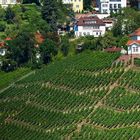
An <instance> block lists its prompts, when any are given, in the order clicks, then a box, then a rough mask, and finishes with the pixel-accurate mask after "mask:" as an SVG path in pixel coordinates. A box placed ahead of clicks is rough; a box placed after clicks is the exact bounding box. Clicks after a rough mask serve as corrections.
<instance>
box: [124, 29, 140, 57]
mask: <svg viewBox="0 0 140 140" xmlns="http://www.w3.org/2000/svg"><path fill="white" fill-rule="evenodd" d="M129 36H130V38H131V40H129V41H128V42H127V44H126V45H127V46H128V55H140V28H138V29H137V30H136V31H134V32H133V33H132V34H130V35H129Z"/></svg>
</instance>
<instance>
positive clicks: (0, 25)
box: [0, 22, 6, 32]
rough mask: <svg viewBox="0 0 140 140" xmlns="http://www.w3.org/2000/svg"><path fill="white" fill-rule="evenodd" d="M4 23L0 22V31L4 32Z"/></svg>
mask: <svg viewBox="0 0 140 140" xmlns="http://www.w3.org/2000/svg"><path fill="white" fill-rule="evenodd" d="M5 28H6V25H5V23H4V22H0V32H4V30H5Z"/></svg>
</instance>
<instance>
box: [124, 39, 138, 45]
mask: <svg viewBox="0 0 140 140" xmlns="http://www.w3.org/2000/svg"><path fill="white" fill-rule="evenodd" d="M134 43H136V44H140V40H128V42H127V44H126V45H128V46H129V45H132V44H134Z"/></svg>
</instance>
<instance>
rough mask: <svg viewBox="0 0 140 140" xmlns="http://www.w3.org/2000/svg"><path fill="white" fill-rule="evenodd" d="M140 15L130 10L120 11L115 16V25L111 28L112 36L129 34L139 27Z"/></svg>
mask: <svg viewBox="0 0 140 140" xmlns="http://www.w3.org/2000/svg"><path fill="white" fill-rule="evenodd" d="M139 16H140V13H139V12H138V11H136V10H134V9H132V8H124V9H121V12H119V13H118V15H116V18H117V19H116V20H117V21H116V23H115V25H114V27H113V30H112V31H113V34H114V36H122V35H125V34H130V33H132V32H133V31H134V30H136V29H137V28H139V26H140V19H139V18H138V17H139Z"/></svg>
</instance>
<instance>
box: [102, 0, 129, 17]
mask: <svg viewBox="0 0 140 140" xmlns="http://www.w3.org/2000/svg"><path fill="white" fill-rule="evenodd" d="M99 1H100V2H99V11H100V13H103V14H104V13H108V14H110V13H111V12H118V11H119V9H121V8H124V7H127V0H99Z"/></svg>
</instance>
